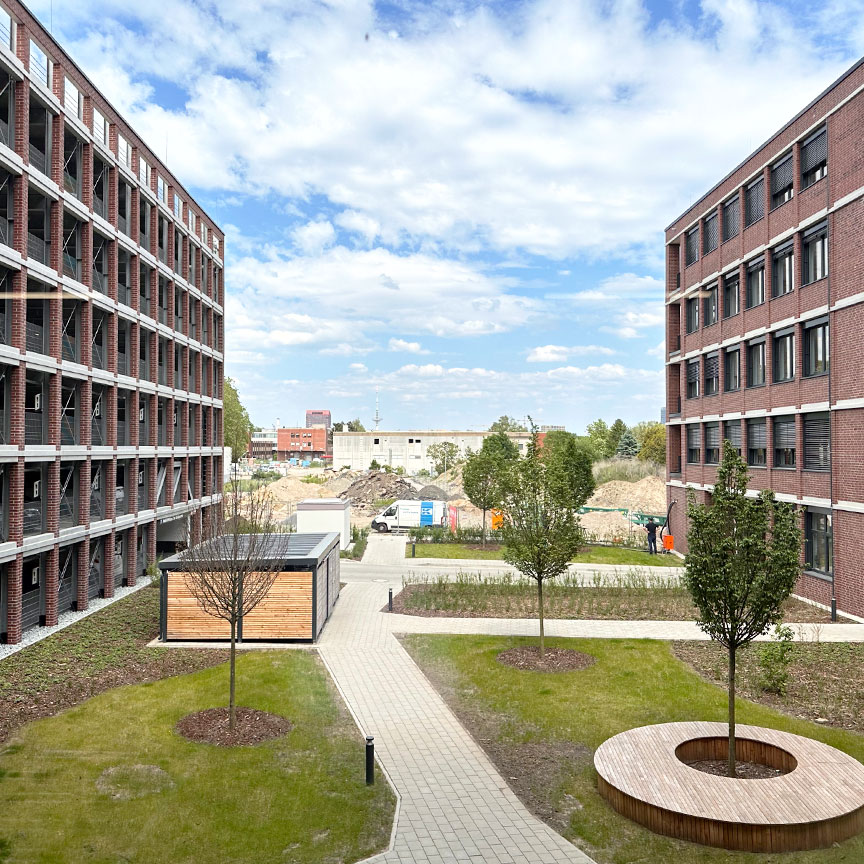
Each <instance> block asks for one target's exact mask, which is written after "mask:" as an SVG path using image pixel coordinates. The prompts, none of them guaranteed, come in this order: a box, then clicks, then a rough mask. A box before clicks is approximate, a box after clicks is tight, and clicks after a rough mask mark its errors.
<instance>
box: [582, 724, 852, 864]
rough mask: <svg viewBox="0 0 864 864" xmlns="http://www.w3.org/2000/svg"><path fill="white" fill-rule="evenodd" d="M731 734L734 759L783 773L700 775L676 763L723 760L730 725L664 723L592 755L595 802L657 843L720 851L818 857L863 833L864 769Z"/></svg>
mask: <svg viewBox="0 0 864 864" xmlns="http://www.w3.org/2000/svg"><path fill="white" fill-rule="evenodd" d="M736 732H737V734H736V740H737V742H738V753H737V756H738V758H739V759H744V760H752V761H759V762H763V763H764V764H769V765H773V766H774V767H778V768H781V769H782V770H787V771H789V773H787V774H783V775H781V776H779V777H772V778H769V779H764V780H750V779H738V778H733V777H718V776H715V775H713V774H707V773H705V772H704V771H698V770H697V769H695V768H691V767H690V766H689V765H686V764H685V763H684V762H683V761H681V759H682V758H684V759H691V760H692V759H695V758H718V756H719V758H724V756H723V755H719V754H721V753H724V752H725V746H726V745H725V740H726V739H727V738H728V734H729V730H728V727H727V725H726V724H725V723H661V724H658V725H656V726H642V727H640V728H638V729H630V730H628V731H627V732H622V733H621V734H619V735H615V736H614V737H612V738H609V739H608V740H607V741H605V742H604V743H603V744H602V745H601V746H600V747H599V748H598V749H597V752H596V753H595V754H594V767H595V768H596V769H597V774H598V775H599V776H598V786H599V790H600V794H601V795H602V796H603V797H604V798H605V799H606V800H607V801H608V802H609V803H610V804H611V805H612V807H614V808H615V810H617V811H618V812H619V813H621V814H623V815H624V816H627V817H628V818H629V819H632V820H633V821H635V822H638V823H640V824H641V825H644V826H645V827H646V828H650V829H651V830H652V831H655V832H657V833H658V834H666V835H669V836H671V837H678V838H681V839H683V840H690V841H692V842H694V843H703V844H705V845H709V846H720V847H723V848H724V849H740V850H745V851H751V852H789V851H794V850H799V849H819V848H823V847H827V846H831V845H832V844H833V843H838V842H841V841H843V840H846V839H848V838H849V837H852V836H854V835H855V834H857V833H859V832H860V831H862V830H864V765H862V764H861V763H860V762H858V761H857V760H856V759H853V758H852V757H851V756H849V755H848V754H846V753H843V752H841V751H840V750H837V749H835V748H834V747H829V746H828V745H827V744H823V743H821V742H820V741H814V740H812V739H810V738H803V737H802V736H800V735H792V734H790V733H788V732H779V731H777V730H774V729H765V728H763V727H761V726H743V725H739V726H738V727H737V730H736ZM709 739H722V740H721V741H720V743H719V744H718V743H717V742H716V740H715V741H712V740H709ZM712 750H714V751H715V752H714V753H710V752H709V751H712ZM717 751H719V752H717ZM789 769H791V770H789Z"/></svg>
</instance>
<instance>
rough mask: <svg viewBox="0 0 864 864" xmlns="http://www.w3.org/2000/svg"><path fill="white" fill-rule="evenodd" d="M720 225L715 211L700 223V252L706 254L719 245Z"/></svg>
mask: <svg viewBox="0 0 864 864" xmlns="http://www.w3.org/2000/svg"><path fill="white" fill-rule="evenodd" d="M719 229H720V225H719V223H718V221H717V212H716V211H715V212H714V213H712V214H711V215H710V216H706V217H705V220H704V222H703V225H702V254H703V255H708V254H709V253H711V252H713V251H714V250H715V249H716V248H717V247H718V246H719V245H720V236H719Z"/></svg>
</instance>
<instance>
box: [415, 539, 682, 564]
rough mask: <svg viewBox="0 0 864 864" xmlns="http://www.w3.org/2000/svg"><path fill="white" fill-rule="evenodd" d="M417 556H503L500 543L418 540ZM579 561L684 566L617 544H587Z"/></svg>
mask: <svg viewBox="0 0 864 864" xmlns="http://www.w3.org/2000/svg"><path fill="white" fill-rule="evenodd" d="M416 546H417V555H416V557H417V558H474V559H478V558H481V559H487V560H493V561H494V560H503V557H504V553H503V552H502V550H501V547H500V546H497V545H494V546H488V547H487V548H485V549H483V548H481V547H480V546H475V545H474V544H468V543H417V544H416ZM405 557H406V558H410V557H411V544H410V543H408V545H407V546H406V547H405ZM573 560H574V562H575V563H579V564H627V565H630V566H636V567H639V566H641V567H683V566H684V562H683V561H682V560H681V559H680V558H679V557H678V556H677V555H649V554H648V553H647V552H642V551H640V550H638V549H622V548H621V547H618V546H586V547H585V548H584V549H583V550H582V551H581V552H580V553H579V554H578V555H577V556H576V557H575V558H574V559H573Z"/></svg>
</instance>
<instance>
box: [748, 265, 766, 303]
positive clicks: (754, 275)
mask: <svg viewBox="0 0 864 864" xmlns="http://www.w3.org/2000/svg"><path fill="white" fill-rule="evenodd" d="M764 302H765V260H764V259H761V258H760V259H759V261H754V262H753V263H752V264H749V265H748V266H747V308H748V309H752V308H753V307H754V306H759V305H761V304H762V303H764Z"/></svg>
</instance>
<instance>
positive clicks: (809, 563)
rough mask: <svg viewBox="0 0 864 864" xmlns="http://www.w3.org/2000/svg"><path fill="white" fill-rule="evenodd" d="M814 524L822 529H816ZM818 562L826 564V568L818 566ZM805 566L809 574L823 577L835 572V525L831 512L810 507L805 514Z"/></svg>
mask: <svg viewBox="0 0 864 864" xmlns="http://www.w3.org/2000/svg"><path fill="white" fill-rule="evenodd" d="M814 516H815V517H819V518H818V519H814V518H813V517H814ZM814 523H818V524H819V526H820V527H818V528H817V527H814ZM814 547H816V548H815V549H814ZM817 561H818V562H824V564H825V567H824V568H822V567H819V566H817V564H816V562H817ZM804 566H805V567H806V568H807V571H808V572H810V573H815V574H817V575H819V576H822V577H830V576H831V575H832V574H833V572H834V525H833V518H832V513H831V511H830V510H824V509H822V508H817V507H808V508H807V509H806V511H805V513H804Z"/></svg>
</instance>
